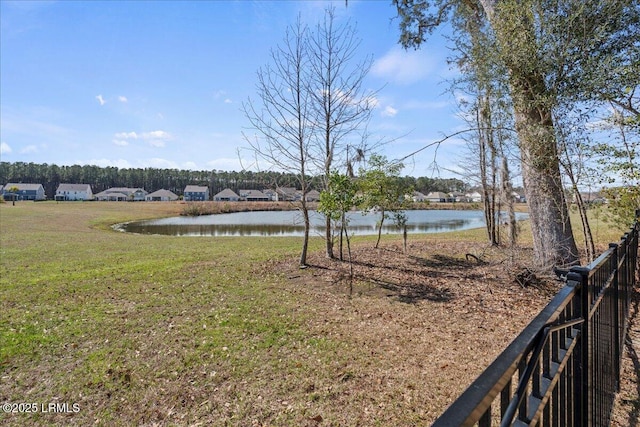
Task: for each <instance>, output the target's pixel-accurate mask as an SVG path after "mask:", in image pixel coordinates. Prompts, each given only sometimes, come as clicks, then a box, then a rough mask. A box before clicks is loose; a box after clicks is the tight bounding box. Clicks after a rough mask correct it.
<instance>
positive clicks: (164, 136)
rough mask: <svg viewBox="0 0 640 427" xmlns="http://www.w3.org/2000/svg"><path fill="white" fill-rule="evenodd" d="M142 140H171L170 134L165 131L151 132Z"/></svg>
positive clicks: (145, 134)
mask: <svg viewBox="0 0 640 427" xmlns="http://www.w3.org/2000/svg"><path fill="white" fill-rule="evenodd" d="M141 138H142V139H171V135H170V134H169V132H165V131H163V130H154V131H151V132H145V133H143V134H142V136H141Z"/></svg>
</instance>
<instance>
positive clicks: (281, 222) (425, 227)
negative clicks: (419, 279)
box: [114, 210, 528, 236]
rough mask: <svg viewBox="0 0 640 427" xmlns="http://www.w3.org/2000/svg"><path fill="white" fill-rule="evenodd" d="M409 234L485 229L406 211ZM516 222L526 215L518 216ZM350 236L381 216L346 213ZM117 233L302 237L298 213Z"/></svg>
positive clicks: (389, 227) (476, 219)
mask: <svg viewBox="0 0 640 427" xmlns="http://www.w3.org/2000/svg"><path fill="white" fill-rule="evenodd" d="M406 213H407V217H408V224H407V231H408V232H409V233H439V232H445V231H455V230H466V229H470V228H478V227H484V216H483V213H482V212H481V211H462V210H412V211H407V212H406ZM516 215H517V219H519V220H520V219H525V218H527V217H528V215H527V214H523V213H518V214H516ZM348 216H349V232H350V233H353V234H356V235H365V234H376V233H377V228H376V222H377V221H378V220H379V218H380V215H379V214H376V213H369V214H366V215H363V214H362V213H361V212H350V213H349V215H348ZM310 217H311V224H312V227H311V234H312V235H324V216H323V215H322V214H320V213H318V212H315V211H311V212H310ZM114 228H115V229H116V230H120V231H124V232H130V233H139V234H162V235H171V236H302V235H303V233H304V224H303V220H302V214H301V213H300V212H299V211H253V212H235V213H228V214H217V215H203V216H195V217H194V216H180V217H172V218H162V219H154V220H146V221H136V222H129V223H125V224H118V225H116V226H114ZM382 232H383V233H385V234H395V233H399V230H398V228H397V227H395V225H393V223H392V222H391V220H385V225H384V227H383V229H382Z"/></svg>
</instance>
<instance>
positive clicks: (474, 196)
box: [466, 191, 482, 203]
mask: <svg viewBox="0 0 640 427" xmlns="http://www.w3.org/2000/svg"><path fill="white" fill-rule="evenodd" d="M466 196H467V199H469V201H470V202H473V203H478V202H481V201H482V194H480V193H478V192H477V191H474V192H473V193H467V194H466Z"/></svg>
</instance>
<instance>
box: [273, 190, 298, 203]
mask: <svg viewBox="0 0 640 427" xmlns="http://www.w3.org/2000/svg"><path fill="white" fill-rule="evenodd" d="M276 193H277V195H278V201H280V202H295V201H298V200H300V199H301V198H302V194H301V193H300V191H298V190H296V189H295V188H293V187H278V188H276Z"/></svg>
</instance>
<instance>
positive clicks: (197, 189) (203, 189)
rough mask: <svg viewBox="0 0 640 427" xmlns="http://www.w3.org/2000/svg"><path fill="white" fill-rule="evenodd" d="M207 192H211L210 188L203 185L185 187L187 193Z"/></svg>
mask: <svg viewBox="0 0 640 427" xmlns="http://www.w3.org/2000/svg"><path fill="white" fill-rule="evenodd" d="M206 191H209V187H205V186H202V185H187V186H186V187H184V192H185V193H204V192H206Z"/></svg>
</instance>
